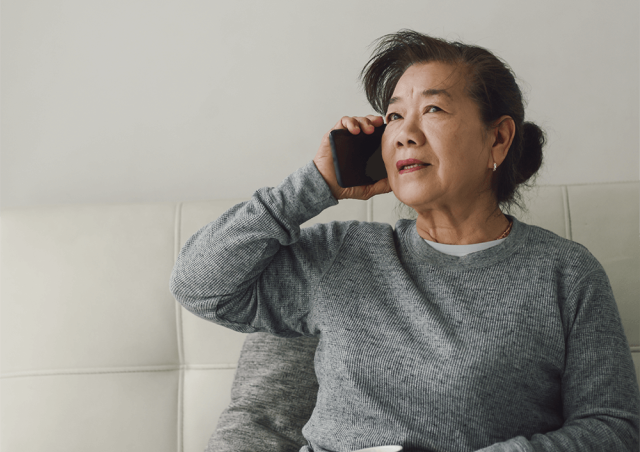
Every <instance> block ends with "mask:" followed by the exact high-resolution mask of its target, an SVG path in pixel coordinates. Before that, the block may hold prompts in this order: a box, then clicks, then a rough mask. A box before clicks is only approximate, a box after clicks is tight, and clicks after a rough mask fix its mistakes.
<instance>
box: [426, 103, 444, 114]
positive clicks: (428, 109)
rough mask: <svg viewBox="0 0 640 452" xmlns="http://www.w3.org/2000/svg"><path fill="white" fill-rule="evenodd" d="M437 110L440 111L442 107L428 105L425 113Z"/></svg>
mask: <svg viewBox="0 0 640 452" xmlns="http://www.w3.org/2000/svg"><path fill="white" fill-rule="evenodd" d="M434 110H435V111H434ZM437 111H442V108H440V107H436V106H435V105H429V106H428V107H427V110H426V111H425V113H436V112H437Z"/></svg>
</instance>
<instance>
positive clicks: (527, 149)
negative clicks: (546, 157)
mask: <svg viewBox="0 0 640 452" xmlns="http://www.w3.org/2000/svg"><path fill="white" fill-rule="evenodd" d="M546 141H547V137H546V135H545V133H544V131H543V130H542V129H541V128H540V127H538V126H537V125H536V124H534V123H532V122H527V121H525V122H524V123H523V124H522V154H521V155H520V159H519V161H518V164H517V167H518V176H519V178H518V179H519V180H518V181H517V183H518V184H521V183H523V182H526V181H527V180H529V178H530V177H531V176H533V175H534V174H535V173H536V172H537V171H538V170H539V169H540V166H541V165H542V147H543V146H544V145H545V143H546Z"/></svg>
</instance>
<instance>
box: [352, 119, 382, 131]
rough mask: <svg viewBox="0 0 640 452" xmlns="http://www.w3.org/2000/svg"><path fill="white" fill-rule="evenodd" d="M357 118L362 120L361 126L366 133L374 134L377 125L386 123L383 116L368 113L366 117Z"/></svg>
mask: <svg viewBox="0 0 640 452" xmlns="http://www.w3.org/2000/svg"><path fill="white" fill-rule="evenodd" d="M357 119H358V122H360V128H361V129H362V130H363V131H364V133H366V134H372V133H373V132H375V130H376V127H380V126H381V125H382V124H384V120H383V119H382V116H374V115H367V116H364V117H357Z"/></svg>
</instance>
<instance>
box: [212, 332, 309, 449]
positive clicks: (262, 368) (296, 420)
mask: <svg viewBox="0 0 640 452" xmlns="http://www.w3.org/2000/svg"><path fill="white" fill-rule="evenodd" d="M317 345H318V340H317V339H316V338H310V337H298V338H280V337H276V336H272V335H269V334H266V333H253V334H249V335H247V339H246V340H245V342H244V345H243V348H242V352H241V354H240V360H239V362H238V369H237V371H236V377H235V380H234V382H233V386H232V388H231V404H230V405H229V407H228V408H227V409H226V410H225V411H224V412H223V413H222V415H221V416H220V419H219V420H218V426H217V430H216V432H215V433H214V434H213V436H212V437H211V439H210V440H209V445H208V447H207V452H214V451H215V452H256V451H271V452H297V451H299V450H300V448H301V447H302V446H303V445H305V444H306V440H305V439H304V437H303V436H302V433H301V431H302V427H303V426H304V424H306V423H307V421H308V420H309V418H310V417H311V413H312V412H313V408H314V406H315V403H316V395H317V393H318V382H317V380H316V376H315V373H314V367H313V360H314V356H315V351H316V346H317Z"/></svg>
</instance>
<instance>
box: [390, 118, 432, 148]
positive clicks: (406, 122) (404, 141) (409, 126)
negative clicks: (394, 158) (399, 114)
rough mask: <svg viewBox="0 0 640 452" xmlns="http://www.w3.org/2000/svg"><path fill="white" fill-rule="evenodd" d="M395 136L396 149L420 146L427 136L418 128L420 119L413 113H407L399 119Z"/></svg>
mask: <svg viewBox="0 0 640 452" xmlns="http://www.w3.org/2000/svg"><path fill="white" fill-rule="evenodd" d="M397 132H398V133H397V135H396V137H395V147H396V149H400V148H405V147H420V146H422V145H424V144H425V143H426V141H427V137H426V136H425V134H424V132H423V131H422V129H421V128H420V121H419V120H418V119H417V118H416V117H415V115H408V116H407V117H406V118H404V119H403V120H402V121H401V124H400V125H399V128H398V131H397Z"/></svg>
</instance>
